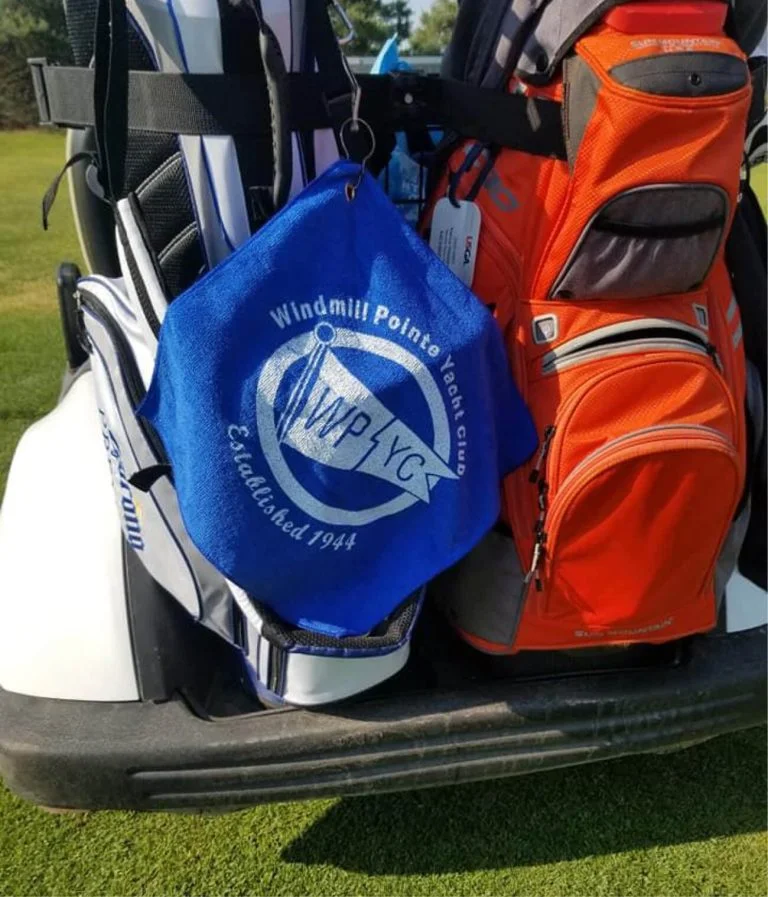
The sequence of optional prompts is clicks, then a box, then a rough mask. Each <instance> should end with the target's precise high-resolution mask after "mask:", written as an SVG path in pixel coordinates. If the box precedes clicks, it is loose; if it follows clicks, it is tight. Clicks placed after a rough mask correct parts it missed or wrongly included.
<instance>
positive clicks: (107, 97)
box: [83, 0, 128, 201]
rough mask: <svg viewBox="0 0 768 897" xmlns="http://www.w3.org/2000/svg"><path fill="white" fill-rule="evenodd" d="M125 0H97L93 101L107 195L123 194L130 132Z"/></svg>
mask: <svg viewBox="0 0 768 897" xmlns="http://www.w3.org/2000/svg"><path fill="white" fill-rule="evenodd" d="M126 15H127V14H126V8H125V0H98V4H97V7H96V32H95V41H94V57H93V70H92V71H93V83H92V86H91V89H90V90H89V91H88V92H87V94H86V96H85V97H84V98H83V99H86V98H88V97H90V98H92V103H93V116H94V120H93V126H94V135H95V139H96V153H97V156H98V160H99V173H100V177H101V181H102V184H101V185H102V187H103V189H104V194H105V196H106V197H107V198H108V199H110V200H112V201H114V200H116V199H118V198H119V197H120V196H121V195H122V190H123V183H124V179H125V153H126V146H127V132H128V102H127V101H128V31H127V18H126Z"/></svg>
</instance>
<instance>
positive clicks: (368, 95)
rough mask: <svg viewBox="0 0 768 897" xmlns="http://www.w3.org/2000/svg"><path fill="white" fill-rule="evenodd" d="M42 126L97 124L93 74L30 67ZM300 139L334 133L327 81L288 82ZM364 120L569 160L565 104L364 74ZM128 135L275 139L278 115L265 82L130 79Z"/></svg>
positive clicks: (222, 77)
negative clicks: (274, 124)
mask: <svg viewBox="0 0 768 897" xmlns="http://www.w3.org/2000/svg"><path fill="white" fill-rule="evenodd" d="M30 66H31V67H32V71H33V78H34V82H35V87H36V93H37V97H38V105H39V108H40V117H41V123H43V124H56V125H60V126H62V127H69V128H83V127H89V126H91V125H93V123H94V112H93V100H92V97H93V84H94V80H93V79H94V73H93V70H92V69H88V68H75V67H70V66H49V65H46V64H44V61H42V60H30ZM286 78H287V84H286V88H287V89H286V99H287V106H288V123H289V129H290V130H291V131H314V130H321V129H323V128H328V127H331V126H333V124H334V123H335V118H334V116H333V114H332V110H331V108H330V106H329V102H328V100H327V99H326V96H325V94H324V92H323V82H322V79H321V78H320V76H319V75H317V74H312V73H290V74H288V75H287V76H286ZM358 81H359V83H360V87H361V90H362V102H361V107H360V115H361V117H362V118H364V119H365V120H366V121H367V122H368V123H369V124H370V125H371V127H373V128H374V129H384V130H388V131H401V130H406V129H408V128H413V127H435V128H443V129H448V130H451V131H454V132H456V133H457V134H459V135H461V136H463V137H466V138H470V139H475V140H479V141H481V142H483V143H488V144H495V145H498V146H503V147H507V148H510V149H519V150H522V151H524V152H528V153H532V154H534V155H540V156H552V157H555V158H558V159H564V158H565V144H564V140H563V130H562V118H561V105H560V104H559V103H556V102H553V101H551V100H539V99H537V100H533V99H530V98H527V97H524V96H519V95H513V94H508V93H506V92H503V91H496V90H489V89H487V88H483V87H477V86H475V85H473V84H468V83H466V82H463V81H454V80H450V79H444V78H438V77H435V76H430V75H419V74H415V73H412V72H395V73H392V74H389V75H360V76H358ZM128 127H129V128H130V129H131V130H137V131H150V132H158V133H170V134H202V135H216V134H219V135H226V134H229V135H233V136H236V135H246V134H247V135H250V136H255V137H258V136H263V137H270V135H271V127H272V126H271V116H270V109H269V101H268V97H267V92H266V89H265V85H264V80H263V78H261V77H260V76H258V75H252V74H250V75H238V74H228V73H224V74H182V73H179V74H176V73H166V72H140V71H132V72H130V73H129V89H128Z"/></svg>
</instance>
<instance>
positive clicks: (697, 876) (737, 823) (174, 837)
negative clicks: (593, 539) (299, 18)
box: [0, 132, 768, 897]
mask: <svg viewBox="0 0 768 897" xmlns="http://www.w3.org/2000/svg"><path fill="white" fill-rule="evenodd" d="M62 158H63V142H62V140H61V138H60V136H59V135H56V134H50V133H38V132H27V133H23V134H0V196H1V197H2V200H3V204H2V209H3V215H2V219H0V488H2V476H4V474H5V470H6V468H7V465H8V463H9V460H10V455H11V451H12V448H13V445H14V444H15V442H16V440H17V439H18V437H19V435H20V433H21V431H22V430H23V428H24V427H25V426H27V424H28V423H29V422H30V421H31V420H33V419H34V418H36V417H38V416H40V415H41V414H43V413H45V411H46V410H47V409H48V408H50V407H51V406H52V404H53V402H54V401H55V397H56V393H57V390H58V384H59V377H60V373H61V370H62V366H63V357H64V356H63V351H62V349H61V345H60V341H59V336H58V322H57V312H56V303H55V291H54V287H53V272H54V269H55V265H56V262H57V261H58V260H59V259H64V258H70V259H71V258H75V259H76V258H77V256H78V253H77V252H76V251H75V247H76V243H75V238H74V234H73V231H72V227H71V224H70V223H69V217H68V208H67V204H66V196H65V191H63V192H62V195H61V197H60V198H59V204H58V205H57V207H56V209H55V211H54V213H53V217H52V225H51V228H52V229H51V231H50V232H49V233H48V234H43V233H42V232H41V231H40V229H39V200H40V197H41V195H42V193H43V192H44V190H45V188H46V187H47V185H48V183H49V181H50V179H51V178H52V177H53V174H54V173H55V171H56V169H57V167H58V166H59V165H60V164H61V160H62ZM19 600H21V596H20V598H19ZM0 725H2V721H0ZM765 758H766V736H765V732H764V730H752V731H749V732H742V733H739V734H737V735H731V736H727V737H723V738H720V739H717V740H715V741H712V742H709V743H708V744H705V745H701V746H699V747H696V748H692V749H690V750H687V751H683V752H681V753H677V754H672V755H666V756H648V757H636V758H627V759H623V760H616V761H613V762H611V763H603V764H598V765H595V766H585V767H579V768H575V769H567V770H561V771H557V772H551V773H543V774H539V775H532V776H526V777H523V778H519V779H509V780H505V781H496V782H489V783H485V784H481V785H463V786H457V787H455V788H443V789H439V790H434V791H423V792H412V793H408V794H396V795H391V796H384V797H378V798H357V799H345V800H324V801H314V802H311V803H305V804H284V805H275V806H267V807H258V808H255V809H253V810H249V811H246V812H240V813H235V814H231V815H229V816H172V815H169V814H158V815H140V814H132V813H91V814H86V815H76V816H50V815H47V814H45V813H43V812H42V811H40V810H38V809H36V808H34V807H31V806H29V805H27V804H25V803H24V802H23V801H21V800H19V799H17V798H16V797H14V796H12V795H11V794H9V793H8V792H6V791H2V790H0V894H18V895H21V894H62V895H63V894H66V895H70V894H72V895H74V894H104V893H113V894H185V895H186V894H248V893H255V894H318V895H319V894H328V895H331V894H367V895H375V894H425V895H426V894H429V895H432V894H447V893H450V894H505V895H542V897H544V895H563V894H569V895H579V894H584V895H619V894H623V895H659V894H676V895H688V894H691V895H693V894H695V895H709V894H712V895H731V894H732V895H753V894H754V895H764V894H765V893H766V892H767V891H768V879H767V878H766V874H767V872H768V869H767V866H766V846H767V844H768V842H767V841H766V836H765V833H764V829H765V819H766V762H765Z"/></svg>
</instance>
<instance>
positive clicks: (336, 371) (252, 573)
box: [140, 161, 536, 635]
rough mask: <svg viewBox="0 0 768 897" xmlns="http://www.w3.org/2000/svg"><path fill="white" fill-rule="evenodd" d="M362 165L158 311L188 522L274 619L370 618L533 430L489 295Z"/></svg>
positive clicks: (161, 423) (456, 530)
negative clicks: (454, 269)
mask: <svg viewBox="0 0 768 897" xmlns="http://www.w3.org/2000/svg"><path fill="white" fill-rule="evenodd" d="M359 172H360V169H359V167H358V166H357V165H355V164H353V163H350V162H346V161H342V162H339V163H337V164H336V165H334V166H333V167H331V168H330V169H328V170H327V171H326V172H325V173H324V174H323V175H322V176H321V177H319V178H317V180H315V181H314V182H313V183H312V184H310V185H309V186H308V187H307V188H306V189H305V190H304V191H303V192H302V193H301V194H300V195H299V196H297V197H296V198H295V199H294V200H293V201H292V202H291V203H290V204H289V205H288V206H286V207H285V208H284V209H283V210H282V211H280V212H279V213H278V214H277V215H275V217H274V218H272V220H271V221H270V222H269V223H268V224H267V225H265V226H264V227H263V228H262V229H261V230H260V231H259V232H258V233H257V234H255V235H254V236H253V237H251V239H250V240H249V241H248V242H246V243H245V244H244V245H242V246H241V247H240V248H239V249H238V250H237V251H236V252H234V253H233V254H232V255H231V256H230V257H229V258H228V259H226V261H224V262H223V263H222V264H220V265H219V266H218V267H216V268H214V269H213V270H212V271H211V272H210V273H209V274H208V275H207V276H206V277H204V278H203V279H201V280H200V281H198V282H197V283H195V284H194V285H193V286H192V287H190V288H189V289H188V290H187V291H186V292H185V293H184V294H183V295H182V296H180V297H179V298H178V299H176V300H175V301H174V302H173V303H172V304H171V306H170V308H169V309H168V312H167V314H166V316H165V320H164V321H163V325H162V329H161V334H160V344H159V348H158V355H157V363H156V368H155V373H154V377H153V381H152V384H151V386H150V389H149V392H148V394H147V397H146V399H145V401H144V404H143V406H142V408H141V409H140V413H141V414H142V415H143V416H144V417H146V418H147V419H149V420H150V421H151V422H152V423H153V424H154V426H155V428H156V429H157V431H158V433H159V434H160V437H161V439H162V441H163V444H164V446H165V449H166V451H167V454H168V457H169V460H170V463H171V466H172V469H173V474H174V481H175V484H176V489H177V491H178V499H179V506H180V509H181V513H182V517H183V519H184V523H185V525H186V528H187V530H188V532H189V535H190V537H191V538H192V540H193V541H194V543H195V544H196V545H197V547H198V548H199V550H200V551H201V552H202V553H203V554H204V555H205V556H206V557H207V558H208V560H209V561H211V563H212V564H213V565H214V566H215V567H217V568H218V569H219V570H220V571H222V572H223V573H224V574H226V576H228V577H229V578H230V579H231V580H232V581H233V582H235V583H237V584H238V585H239V586H240V587H241V588H243V589H245V590H246V591H247V592H248V593H249V594H251V595H252V596H253V597H255V598H258V599H259V600H260V601H263V602H264V603H266V604H267V605H269V606H270V607H271V608H272V609H273V610H274V611H275V612H276V613H277V614H278V615H279V616H281V617H282V618H283V619H285V620H287V621H289V622H291V623H294V624H297V625H299V626H301V627H304V628H306V629H310V630H315V631H318V632H323V633H328V634H333V635H351V634H362V633H365V632H368V631H369V630H370V629H371V628H372V627H374V626H375V625H376V624H377V623H378V622H380V621H381V620H383V619H384V618H385V617H386V616H387V615H388V614H389V613H390V612H391V611H392V610H393V609H394V608H395V607H396V606H397V605H398V604H400V602H402V601H403V599H404V598H405V597H406V596H408V595H409V594H410V593H411V592H412V591H413V590H414V589H416V588H418V587H419V586H421V585H423V584H424V583H425V582H427V581H428V580H429V579H431V578H432V577H433V576H435V575H436V574H437V573H438V572H440V571H441V570H443V569H445V568H446V567H448V566H450V565H451V564H453V563H455V562H456V561H458V560H459V558H461V557H462V556H463V555H464V554H465V553H466V552H468V551H469V550H470V549H471V548H472V547H473V545H474V544H475V543H476V542H477V541H478V540H479V539H480V538H481V537H482V536H483V534H484V533H486V532H487V531H488V529H489V528H490V527H491V526H492V525H493V523H494V522H495V520H496V518H497V515H498V513H499V483H500V480H501V479H502V477H503V476H504V475H505V474H506V473H508V472H509V471H510V470H512V469H513V468H514V467H516V466H517V465H519V464H521V463H522V462H523V461H524V460H526V459H527V458H528V457H529V455H530V454H531V453H532V452H533V450H534V448H535V445H536V434H535V430H534V427H533V423H532V421H531V418H530V416H529V414H528V411H527V409H526V408H525V405H524V404H523V402H522V400H521V398H520V397H519V395H518V393H517V391H516V390H515V387H514V384H513V382H512V379H511V377H510V373H509V367H508V364H507V359H506V357H505V354H504V349H503V345H502V340H501V336H500V333H499V331H498V328H497V326H496V324H495V322H494V321H493V319H492V317H491V315H490V314H489V313H488V311H487V310H486V309H485V308H484V307H483V306H482V305H481V303H480V302H479V301H478V300H477V299H476V298H475V297H474V296H473V295H472V293H470V291H469V290H468V289H467V288H466V287H465V286H464V285H463V284H462V283H461V282H460V281H459V279H458V278H457V277H455V276H454V275H453V274H452V273H451V272H450V271H449V270H448V268H447V267H445V265H444V264H443V263H442V262H441V261H440V260H439V259H438V258H437V256H436V255H434V253H433V252H432V251H431V250H430V249H429V248H428V247H427V246H426V245H425V243H424V242H423V241H422V240H421V239H420V238H419V236H418V235H417V234H416V233H414V232H413V230H412V229H411V228H410V227H409V226H408V225H407V224H406V223H405V222H404V221H403V219H402V218H401V216H400V215H399V213H398V212H397V210H396V209H395V208H394V206H393V205H392V204H391V203H390V202H389V200H388V199H387V197H386V196H385V195H384V193H383V192H382V191H381V188H380V187H379V186H378V185H377V183H376V182H375V180H374V179H373V178H372V177H370V176H369V175H368V174H365V175H364V176H363V178H362V181H361V183H360V185H359V189H358V190H357V194H356V196H355V198H354V199H353V200H351V201H350V200H349V199H348V198H347V196H346V194H345V186H346V185H347V184H349V183H350V182H352V181H354V180H356V179H357V178H358V175H359Z"/></svg>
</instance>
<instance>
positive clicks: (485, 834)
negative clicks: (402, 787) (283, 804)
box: [282, 729, 766, 875]
mask: <svg viewBox="0 0 768 897" xmlns="http://www.w3.org/2000/svg"><path fill="white" fill-rule="evenodd" d="M765 819H766V733H765V730H764V729H752V730H749V731H747V732H741V733H737V734H735V735H729V736H724V737H722V738H719V739H715V740H714V741H710V742H708V743H706V744H703V745H699V746H698V747H695V748H690V749H688V750H685V751H680V752H678V753H675V754H665V755H655V756H654V755H648V756H638V757H628V758H624V759H621V760H614V761H611V762H607V763H599V764H595V765H592V766H583V767H577V768H571V769H563V770H557V771H555V772H547V773H542V774H539V775H530V776H523V777H520V778H512V779H506V780H497V781H491V782H484V783H481V784H468V785H460V786H456V787H453V788H441V789H437V790H432V791H414V792H410V793H407V794H393V795H386V796H383V797H375V798H374V797H372V798H347V799H344V800H341V801H339V802H338V803H337V804H335V805H334V806H333V807H332V808H331V809H330V810H329V812H328V813H327V814H326V815H325V816H323V817H322V818H321V819H319V820H318V821H317V822H316V823H314V825H312V826H311V827H310V828H309V829H308V830H307V831H306V832H304V833H303V834H302V835H301V836H300V837H299V838H297V839H296V840H295V841H294V842H293V843H292V844H290V845H289V846H288V847H286V848H285V850H284V851H283V854H282V858H283V859H284V860H285V861H286V862H289V863H303V864H307V865H332V866H336V867H339V868H341V869H345V870H348V871H356V872H365V873H368V874H371V875H415V874H429V873H450V872H468V871H474V870H480V869H497V868H504V867H509V866H528V865H538V864H542V863H552V862H558V861H563V860H573V859H578V858H582V857H587V856H591V855H601V854H611V853H617V852H623V851H628V850H635V849H642V848H647V847H653V846H664V845H670V844H681V843H686V842H691V841H701V840H705V839H709V838H717V837H722V836H728V835H734V834H740V833H746V832H756V831H762V830H763V829H764V828H765Z"/></svg>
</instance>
